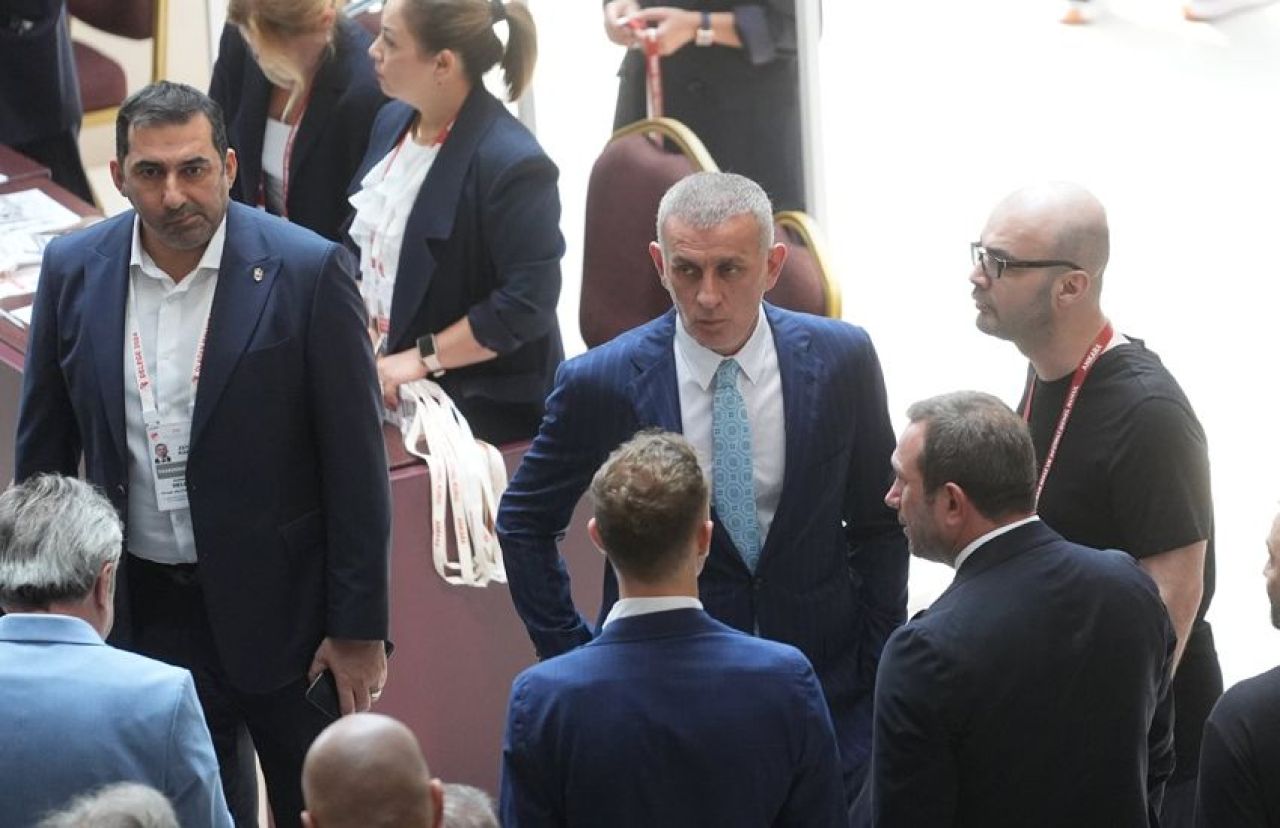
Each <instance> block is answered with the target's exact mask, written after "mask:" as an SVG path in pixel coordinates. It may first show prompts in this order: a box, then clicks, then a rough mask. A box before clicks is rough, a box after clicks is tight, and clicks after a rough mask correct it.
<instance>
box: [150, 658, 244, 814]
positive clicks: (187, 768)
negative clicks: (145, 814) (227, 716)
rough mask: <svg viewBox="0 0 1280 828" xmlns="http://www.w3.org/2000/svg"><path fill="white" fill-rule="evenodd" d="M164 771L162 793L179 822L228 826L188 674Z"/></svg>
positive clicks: (213, 758) (219, 782) (209, 744)
mask: <svg viewBox="0 0 1280 828" xmlns="http://www.w3.org/2000/svg"><path fill="white" fill-rule="evenodd" d="M164 773H165V786H164V794H165V796H166V797H168V798H169V801H170V802H171V803H173V808H174V811H175V812H176V813H177V815H178V821H179V822H180V823H181V824H183V825H188V826H204V825H208V826H213V828H231V826H232V821H231V813H230V812H229V811H228V810H227V802H226V798H225V797H224V796H223V791H222V778H221V776H220V775H219V773H218V758H217V756H216V755H215V754H214V752H213V741H212V740H211V739H210V737H209V728H208V726H207V725H206V723H205V720H204V713H203V712H201V709H200V701H199V699H198V698H196V687H195V683H194V682H193V681H192V680H191V676H190V675H185V676H184V677H183V682H182V688H181V690H180V692H179V696H178V701H177V704H176V705H175V708H174V711H173V720H172V723H171V727H170V733H169V749H168V756H167V757H166V761H165V763H164Z"/></svg>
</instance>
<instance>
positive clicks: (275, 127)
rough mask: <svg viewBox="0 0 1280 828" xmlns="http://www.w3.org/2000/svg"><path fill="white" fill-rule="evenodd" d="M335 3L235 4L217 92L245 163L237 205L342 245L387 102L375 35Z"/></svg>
mask: <svg viewBox="0 0 1280 828" xmlns="http://www.w3.org/2000/svg"><path fill="white" fill-rule="evenodd" d="M336 5H340V3H339V4H335V2H334V0H301V2H299V0H231V2H230V4H229V5H228V6H227V20H228V21H229V22H228V25H227V27H226V29H225V30H224V31H223V32H222V43H221V45H220V47H219V50H218V61H217V63H215V64H214V67H213V81H212V83H211V84H210V86H209V96H210V97H212V98H213V99H214V100H216V101H217V102H218V103H219V104H220V105H221V106H222V110H223V114H224V116H225V118H226V122H227V138H228V140H229V141H230V144H231V146H232V147H233V148H235V150H236V155H237V156H238V158H239V161H240V174H239V176H238V177H237V179H236V181H235V183H234V184H233V185H232V187H231V195H232V197H233V198H235V199H236V200H237V201H242V202H244V203H246V204H252V205H258V206H264V207H266V208H267V209H268V210H269V211H271V212H272V213H275V214H277V215H282V216H285V217H286V218H288V219H289V220H290V221H292V222H294V223H295V224H301V225H302V226H303V227H307V228H310V229H311V230H314V231H315V232H317V233H319V234H320V235H322V236H325V237H326V238H329V239H334V240H337V239H338V238H339V237H340V235H341V228H342V224H343V222H344V221H345V220H346V218H347V214H348V212H349V207H348V205H347V199H346V190H347V184H348V182H350V180H351V176H352V174H353V173H354V172H355V170H356V167H357V166H359V164H360V159H361V158H363V157H364V152H365V148H366V147H367V145H368V142H369V124H370V123H371V122H372V121H373V117H374V115H375V114H376V113H377V111H378V109H379V107H381V106H382V104H384V103H385V102H386V98H385V97H384V96H383V95H382V92H381V91H380V90H379V89H378V81H377V79H376V78H375V77H374V74H373V66H372V64H371V63H370V62H369V56H368V54H366V50H367V49H368V48H369V44H370V43H371V42H372V40H373V38H372V36H371V35H370V34H369V33H368V32H366V31H365V30H364V29H362V28H361V27H360V26H359V25H358V24H357V23H355V22H354V21H352V20H349V19H348V18H347V17H346V16H345V15H343V14H341V13H340V12H339V11H338V9H337V7H336ZM286 166H287V171H286V170H285V167H286ZM264 168H265V169H264Z"/></svg>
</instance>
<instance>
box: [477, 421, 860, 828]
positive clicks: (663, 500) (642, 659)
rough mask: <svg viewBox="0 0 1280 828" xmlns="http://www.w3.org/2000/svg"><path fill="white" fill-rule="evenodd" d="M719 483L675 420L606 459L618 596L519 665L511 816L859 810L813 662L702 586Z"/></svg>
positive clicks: (603, 539)
mask: <svg viewBox="0 0 1280 828" xmlns="http://www.w3.org/2000/svg"><path fill="white" fill-rule="evenodd" d="M707 492H708V487H707V482H706V480H705V479H704V478H703V475H702V469H701V467H700V466H699V464H698V458H697V455H696V454H695V453H694V451H693V447H692V446H690V445H689V443H688V442H687V441H685V440H684V439H683V438H681V437H679V436H678V435H675V434H669V433H659V432H643V433H641V434H639V435H637V436H635V437H633V438H632V439H631V440H630V441H628V442H627V443H624V444H623V445H622V446H621V447H620V448H618V449H617V450H616V451H615V452H614V453H613V454H612V455H611V456H610V457H609V459H608V460H607V461H606V462H605V464H604V466H603V467H601V469H600V470H599V472H597V473H596V475H595V478H594V479H593V480H592V482H591V497H592V501H593V502H594V503H595V517H594V518H593V519H592V520H591V522H590V523H589V524H588V532H589V533H590V535H591V540H592V542H593V543H595V544H596V546H597V547H598V548H599V549H600V550H601V551H603V552H604V553H605V555H607V556H608V559H609V563H610V565H611V566H612V567H613V571H614V572H615V573H616V575H617V579H618V590H619V595H620V598H619V600H618V602H617V603H616V604H614V605H613V608H612V609H611V610H610V612H609V617H608V618H606V619H605V622H604V629H603V631H602V632H601V633H600V636H599V637H598V638H596V639H595V640H593V641H591V642H590V643H589V644H587V645H585V646H583V647H581V648H579V649H577V650H574V651H573V652H571V653H568V654H566V655H563V656H560V657H559V658H555V659H552V660H550V661H546V662H543V663H542V664H538V665H535V666H534V667H531V668H529V669H528V670H526V671H524V672H523V673H521V674H520V675H519V676H518V677H516V680H515V684H514V685H513V687H512V690H511V701H510V705H509V707H508V711H507V732H506V737H505V739H504V743H503V763H502V824H503V825H504V826H507V828H530V826H583V827H584V828H585V827H586V826H598V825H609V826H614V828H626V826H637V828H639V826H650V825H662V826H667V828H681V826H690V828H693V827H694V826H705V825H796V826H807V828H822V827H823V826H844V825H845V824H846V823H845V797H844V789H843V786H842V783H841V779H840V759H839V753H838V752H837V749H836V742H835V733H834V732H833V731H832V728H831V719H830V717H829V715H828V713H827V708H826V704H825V703H824V702H823V698H822V689H821V688H820V687H819V686H818V681H817V678H816V676H815V675H814V672H813V668H812V667H811V666H810V665H809V662H808V661H807V660H806V659H805V657H804V655H803V654H801V653H800V652H798V651H797V650H796V649H795V648H793V647H789V646H786V645H784V644H777V643H775V642H772V641H763V640H761V639H758V638H753V637H751V636H748V635H744V634H743V633H740V632H738V631H737V630H734V629H733V628H731V627H728V626H726V625H724V624H721V623H719V622H718V621H715V620H714V619H712V618H711V617H710V616H709V615H708V614H707V613H706V612H705V611H704V610H703V608H702V602H700V601H699V600H698V573H699V572H701V571H702V568H703V565H704V564H705V563H706V561H707V556H708V553H709V551H710V548H711V534H712V531H713V526H714V524H712V522H711V520H710V513H709V505H708V496H707Z"/></svg>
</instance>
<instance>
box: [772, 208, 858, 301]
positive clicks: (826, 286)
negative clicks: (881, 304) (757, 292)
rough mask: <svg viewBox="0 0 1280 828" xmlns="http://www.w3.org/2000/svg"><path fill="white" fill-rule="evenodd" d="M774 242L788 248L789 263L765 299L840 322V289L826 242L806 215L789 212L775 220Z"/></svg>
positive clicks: (775, 217)
mask: <svg viewBox="0 0 1280 828" xmlns="http://www.w3.org/2000/svg"><path fill="white" fill-rule="evenodd" d="M773 232H774V238H776V239H777V240H778V241H780V242H783V243H784V244H786V245H787V248H788V250H787V260H786V262H784V263H783V265H782V274H781V275H780V276H779V277H778V283H777V284H776V285H774V286H773V290H771V291H769V292H768V293H766V294H765V297H764V298H765V299H766V300H768V301H769V302H772V303H773V304H775V305H777V306H778V307H780V308H787V309H788V310H795V311H803V312H804V313H812V314H816V315H818V316H829V317H831V318H832V319H839V318H840V315H841V312H842V310H843V308H842V299H841V296H840V285H839V284H838V283H837V282H836V281H835V279H834V278H832V275H831V269H830V266H829V265H828V263H827V253H826V242H825V241H824V240H823V237H822V233H821V231H820V230H819V229H818V225H817V224H816V223H815V222H814V221H813V219H811V218H809V216H808V214H807V213H802V212H800V211H799V210H788V211H786V212H782V213H778V214H777V215H775V216H774V217H773Z"/></svg>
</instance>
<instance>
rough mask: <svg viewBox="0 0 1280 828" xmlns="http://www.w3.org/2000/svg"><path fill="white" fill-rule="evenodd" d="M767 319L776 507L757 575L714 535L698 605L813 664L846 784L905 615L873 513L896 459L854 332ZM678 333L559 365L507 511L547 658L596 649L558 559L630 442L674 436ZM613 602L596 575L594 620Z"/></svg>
mask: <svg viewBox="0 0 1280 828" xmlns="http://www.w3.org/2000/svg"><path fill="white" fill-rule="evenodd" d="M765 313H766V316H767V318H768V320H769V325H770V326H771V327H772V329H773V336H774V343H775V345H776V348H777V353H778V369H779V371H780V373H781V379H782V395H783V410H784V416H785V421H786V434H785V435H778V439H785V441H786V449H785V451H786V461H785V462H786V471H785V473H784V475H785V476H784V480H783V488H782V496H781V499H780V501H779V503H778V510H777V513H776V514H775V516H774V519H773V524H772V526H771V528H770V530H769V535H768V537H767V538H765V541H764V546H763V549H762V550H761V554H760V560H759V563H758V565H757V568H756V572H755V574H754V575H753V574H752V573H751V572H750V571H749V570H748V569H747V567H746V564H744V563H743V561H742V557H741V555H739V553H738V551H737V550H736V549H735V548H734V546H733V541H731V540H730V539H729V536H728V533H727V532H726V531H725V530H724V528H723V527H722V526H721V525H720V524H719V522H718V521H717V522H716V526H715V530H714V533H713V535H712V541H711V554H710V556H709V557H708V559H707V563H706V566H705V568H704V569H703V572H702V577H701V578H700V580H699V591H700V592H701V595H702V601H703V603H704V605H705V606H706V608H707V611H708V612H709V613H711V615H712V616H714V617H715V618H717V619H718V620H720V621H723V622H724V623H726V624H729V625H730V626H732V627H735V628H737V629H739V630H742V631H744V632H758V633H759V634H760V635H761V636H763V637H765V638H772V639H774V640H776V641H783V642H786V643H788V644H791V645H793V646H795V647H798V648H799V649H800V650H801V652H803V653H804V654H805V655H806V656H807V657H808V658H809V660H810V661H811V662H812V663H813V666H814V669H815V670H816V671H817V674H818V678H819V679H821V680H822V686H823V690H824V691H825V692H826V697H827V701H828V703H829V704H830V706H831V714H832V719H833V720H834V722H835V727H836V733H837V736H838V737H839V740H840V749H841V754H842V757H843V760H844V763H845V768H846V771H847V772H848V774H849V780H848V781H849V782H850V783H851V784H855V783H856V781H857V779H856V777H857V775H858V774H859V772H860V769H861V767H862V765H863V763H864V762H865V759H866V756H867V752H868V750H869V747H870V723H871V722H870V702H871V691H872V687H873V685H874V680H875V669H876V663H877V661H878V659H879V655H880V650H881V648H882V647H883V645H884V641H885V639H886V638H888V636H889V633H890V632H891V631H892V630H893V629H894V628H895V627H896V626H897V625H898V624H900V623H902V620H903V617H904V615H905V611H906V610H905V606H906V585H907V555H906V550H905V544H904V543H903V537H902V532H901V529H900V528H899V526H898V522H897V519H896V517H895V516H894V514H893V512H892V511H890V510H889V509H888V508H887V507H886V506H885V505H884V501H883V495H884V493H885V491H886V490H887V489H888V486H889V482H890V476H891V471H890V467H889V455H890V454H891V453H892V450H893V446H894V436H893V432H892V429H891V428H890V425H889V416H888V412H887V410H886V406H885V396H884V381H883V378H882V377H881V373H880V363H879V361H878V360H877V358H876V354H875V349H874V348H873V347H872V344H871V340H870V339H869V338H868V337H867V335H866V333H864V332H863V331H862V330H861V329H860V328H855V327H853V326H852V325H848V324H846V323H844V322H838V321H833V320H829V319H822V318H819V317H816V316H809V315H806V314H798V313H792V312H789V311H785V310H781V309H779V308H774V307H772V306H769V305H766V306H765ZM676 324H677V322H676V312H675V310H674V309H673V310H671V311H669V312H667V313H666V314H665V315H663V316H661V317H659V318H658V319H655V320H654V321H652V322H650V323H648V324H646V325H643V326H641V327H639V328H636V329H635V330H632V331H629V332H628V333H625V334H623V335H622V336H620V337H618V338H617V339H614V340H613V341H612V342H609V343H607V344H605V345H602V346H600V347H599V348H595V349H593V350H591V351H588V352H587V353H586V354H583V355H582V356H580V357H577V358H576V359H573V360H571V361H569V362H566V363H565V364H564V366H563V367H562V368H561V369H560V372H559V375H558V377H557V381H556V388H555V391H553V392H552V394H551V396H550V397H549V398H548V399H547V416H546V419H545V420H544V421H543V425H542V430H541V431H540V432H539V434H538V437H537V439H536V440H534V443H533V446H532V447H531V448H530V449H529V452H528V453H527V454H526V455H525V458H524V461H523V462H522V463H521V465H520V468H519V470H517V472H516V474H515V476H514V477H513V479H512V481H511V485H510V486H509V487H508V489H507V492H506V494H505V495H504V497H503V499H502V504H501V507H500V508H499V513H498V532H499V536H500V538H501V542H502V550H503V557H504V559H505V561H506V568H507V575H508V577H509V579H510V588H511V596H512V599H513V600H514V601H515V605H516V609H517V611H518V612H519V613H520V617H521V618H522V619H523V620H524V623H525V626H526V627H528V629H529V635H530V637H531V638H532V639H533V643H534V645H535V646H536V647H537V650H538V653H539V654H540V655H541V656H542V657H544V658H547V657H550V656H554V655H557V654H559V653H563V652H566V651H568V650H571V649H573V648H574V647H576V646H578V645H580V644H584V643H586V642H587V641H589V640H591V636H592V632H591V629H590V627H588V626H587V623H586V621H584V620H583V619H582V617H581V616H580V615H579V614H578V611H577V610H576V609H575V608H574V606H573V601H572V598H571V596H570V593H569V578H568V575H567V573H566V572H565V569H564V564H563V561H562V560H561V558H560V555H559V553H558V552H557V550H556V538H557V535H558V534H559V533H561V532H562V531H563V530H564V528H565V527H566V526H568V524H569V518H570V516H571V515H572V513H573V509H574V507H575V505H576V504H577V502H578V499H579V498H580V497H581V495H582V493H583V492H584V491H585V489H586V487H587V485H588V484H589V482H590V479H591V476H592V475H593V474H594V473H595V471H596V469H597V468H598V467H599V466H600V464H601V463H602V462H603V461H604V459H605V457H606V456H607V455H608V453H609V452H610V451H612V450H613V449H614V448H616V447H617V446H618V445H619V444H620V443H622V442H623V441H625V440H627V439H628V438H630V437H631V436H632V435H633V434H634V433H635V432H636V431H638V430H640V429H642V428H646V427H652V426H656V427H659V428H663V429H667V430H669V431H677V432H678V431H680V430H681V416H680V396H679V391H678V389H677V385H676V367H675V356H674V352H673V349H672V338H673V336H674V334H675V325H676ZM713 517H714V515H713ZM616 595H617V587H616V584H615V583H614V580H613V573H612V570H610V569H609V568H608V567H606V568H605V587H604V603H603V606H601V608H600V613H601V614H600V619H601V620H603V619H604V616H605V614H606V613H607V612H608V611H609V608H610V607H611V606H612V604H613V601H614V598H615V597H616Z"/></svg>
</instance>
